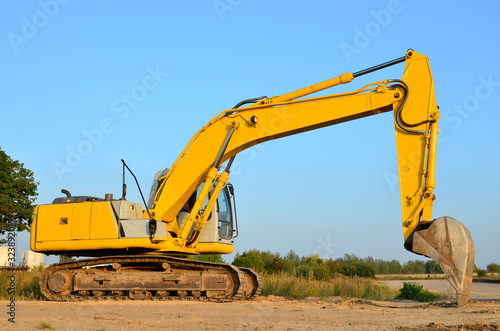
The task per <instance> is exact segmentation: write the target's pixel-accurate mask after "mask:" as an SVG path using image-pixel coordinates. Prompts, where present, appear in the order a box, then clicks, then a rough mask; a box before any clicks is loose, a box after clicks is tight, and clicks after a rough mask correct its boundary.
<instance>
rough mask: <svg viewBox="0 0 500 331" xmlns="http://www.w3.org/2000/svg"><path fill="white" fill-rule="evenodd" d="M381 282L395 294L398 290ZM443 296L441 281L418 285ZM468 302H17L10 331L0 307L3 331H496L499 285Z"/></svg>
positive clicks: (479, 290)
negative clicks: (43, 329)
mask: <svg viewBox="0 0 500 331" xmlns="http://www.w3.org/2000/svg"><path fill="white" fill-rule="evenodd" d="M397 282H398V281H387V282H386V283H387V284H388V285H389V286H392V287H395V288H401V286H402V285H401V284H402V282H399V283H397ZM418 282H419V283H421V284H422V285H424V287H425V288H427V289H431V290H434V291H438V292H439V291H447V290H446V288H447V281H445V280H437V281H434V280H424V281H418ZM472 299H473V302H472V303H471V304H470V305H469V306H467V307H462V308H457V307H456V306H455V305H454V304H453V303H452V302H451V300H450V301H441V302H437V303H430V304H428V303H425V304H423V303H415V302H381V301H367V300H347V299H344V300H342V299H341V298H330V299H328V300H317V299H306V300H286V299H283V298H278V297H267V298H264V297H259V298H257V299H256V300H253V301H250V302H232V303H212V302H194V301H165V302H152V301H145V302H142V301H127V302H123V301H117V302H115V301H103V302H75V303H61V302H47V301H18V302H16V308H15V309H16V310H15V314H16V315H15V321H16V323H15V324H13V323H10V322H9V321H8V320H7V319H8V318H9V316H8V314H7V312H8V307H7V304H9V302H8V301H0V306H1V307H3V313H2V314H1V315H0V316H2V317H1V320H0V329H2V330H5V329H7V330H11V329H12V330H36V329H39V328H40V326H41V325H42V323H43V322H45V323H48V324H50V325H51V326H52V327H53V328H54V329H55V330H142V329H152V330H180V329H182V330H345V329H349V330H391V329H399V330H500V284H484V283H474V284H473V287H472Z"/></svg>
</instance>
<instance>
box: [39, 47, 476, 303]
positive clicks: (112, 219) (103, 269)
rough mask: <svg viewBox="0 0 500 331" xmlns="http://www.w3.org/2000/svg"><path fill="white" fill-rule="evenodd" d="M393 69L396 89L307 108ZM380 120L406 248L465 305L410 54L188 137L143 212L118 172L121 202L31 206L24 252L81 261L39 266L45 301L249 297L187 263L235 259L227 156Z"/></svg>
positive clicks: (429, 120) (252, 288) (433, 117)
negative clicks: (391, 134) (395, 173)
mask: <svg viewBox="0 0 500 331" xmlns="http://www.w3.org/2000/svg"><path fill="white" fill-rule="evenodd" d="M402 62H404V63H405V70H404V74H403V77H402V78H401V79H386V80H383V81H378V82H376V83H372V84H368V85H366V86H364V87H361V88H360V89H358V90H355V91H352V92H348V93H340V94H332V95H324V96H316V97H307V98H305V97H306V96H308V95H310V94H312V93H315V92H318V91H321V90H324V89H327V88H330V87H333V86H336V85H339V84H347V83H350V82H351V81H352V80H353V79H354V78H356V77H359V76H362V75H365V74H369V73H372V72H374V71H377V70H379V69H383V68H386V67H388V66H392V65H395V64H398V63H402ZM389 111H393V114H394V123H395V125H394V127H395V133H396V148H397V156H398V170H399V182H400V191H401V208H402V220H403V236H404V240H405V242H404V247H405V248H406V249H407V250H409V251H411V252H414V253H416V254H420V255H425V256H427V257H430V258H432V259H433V260H435V261H437V262H438V263H439V264H440V266H441V268H442V269H443V271H444V273H445V274H446V275H447V277H448V279H449V281H450V282H451V284H452V286H453V287H454V289H455V290H456V293H457V303H458V305H459V306H461V305H464V304H466V303H467V302H468V301H469V296H470V288H471V283H472V271H473V266H474V244H473V241H472V238H471V235H470V233H469V231H468V230H467V228H466V227H465V226H464V225H463V224H462V223H459V222H458V221H456V220H455V219H453V218H451V217H440V218H437V219H434V220H433V219H432V216H431V214H432V206H433V203H434V200H435V199H436V197H435V195H434V193H433V190H434V188H435V186H436V183H435V163H436V147H437V135H438V122H439V111H438V107H437V105H436V100H435V95H434V82H433V78H432V74H431V69H430V65H429V60H428V58H427V57H426V56H424V55H422V54H419V53H417V52H415V51H413V50H409V51H407V52H406V54H405V56H403V57H401V58H398V59H395V60H392V61H389V62H386V63H383V64H380V65H377V66H374V67H372V68H368V69H365V70H362V71H358V72H355V73H345V74H342V75H340V76H339V77H336V78H332V79H329V80H327V81H324V82H321V83H318V84H315V85H311V86H308V87H305V88H303V89H300V90H297V91H294V92H291V93H287V94H283V95H278V96H274V97H272V98H268V97H260V98H254V99H248V100H244V101H242V102H240V103H238V104H237V105H236V106H235V107H234V108H232V109H229V110H225V111H223V112H222V113H220V114H219V115H217V116H216V117H215V118H214V119H212V120H211V121H210V122H208V123H207V124H206V125H205V126H203V127H202V128H201V129H200V130H199V131H198V132H197V133H196V134H195V135H194V136H193V137H192V138H191V140H190V141H189V143H188V144H187V146H186V147H185V149H184V150H183V151H182V153H181V154H180V155H179V157H178V158H177V160H176V161H175V162H174V164H173V165H172V166H171V167H170V168H168V169H165V170H163V171H160V172H159V173H158V174H157V175H156V177H155V179H154V181H153V185H152V188H151V194H150V198H149V202H148V203H146V201H145V199H144V197H143V199H142V200H143V203H144V206H145V209H143V205H142V204H140V203H134V202H131V201H127V200H126V199H125V195H126V184H125V171H126V170H130V169H128V166H127V165H126V164H125V162H123V172H124V173H123V177H124V184H123V192H122V197H121V198H119V199H114V198H113V196H112V194H106V196H105V197H104V198H99V197H92V196H72V195H71V193H69V192H68V191H67V190H62V192H63V193H64V194H65V196H64V197H60V198H56V199H55V200H54V201H53V203H52V204H45V205H39V206H37V208H36V209H35V212H34V217H33V223H32V226H31V243H30V245H31V250H33V251H35V252H41V253H45V254H58V255H67V256H79V257H88V258H85V259H80V260H76V261H70V262H65V263H56V264H53V265H51V266H49V267H48V268H47V269H46V270H45V271H44V272H43V274H42V276H41V279H40V285H41V289H42V292H43V294H44V295H45V296H46V297H47V299H49V300H59V301H79V300H99V299H116V300H122V299H123V300H125V299H139V300H140V299H150V300H171V299H190V300H193V299H197V300H216V301H225V300H239V299H243V300H245V299H250V298H252V297H255V296H257V295H259V293H260V290H261V287H262V282H261V279H260V277H259V275H258V274H257V273H256V272H255V271H253V270H252V269H247V268H237V267H235V266H232V265H229V264H223V263H212V262H202V261H197V260H192V259H188V258H186V257H188V255H197V254H229V253H231V252H233V247H234V246H233V245H234V238H235V237H236V236H237V222H236V219H235V218H236V211H235V205H234V203H233V201H234V189H233V186H232V185H231V184H229V183H228V179H229V173H230V170H231V165H232V164H233V161H234V158H235V156H236V155H237V154H238V153H240V152H241V151H243V150H245V149H247V148H249V147H251V146H254V145H256V144H259V143H262V142H265V141H268V140H273V139H278V138H282V137H286V136H289V135H293V134H298V133H302V132H306V131H309V130H315V129H319V128H322V127H326V126H330V125H336V124H339V123H342V122H347V121H352V120H356V119H360V118H363V117H367V116H371V115H376V114H380V113H385V112H389ZM353 138H354V137H353ZM122 161H123V160H122ZM130 172H131V171H130ZM132 175H133V173H132ZM134 178H135V176H134ZM136 182H137V180H136ZM139 190H140V188H139ZM141 195H142V193H141ZM383 239H384V240H385V238H380V240H383Z"/></svg>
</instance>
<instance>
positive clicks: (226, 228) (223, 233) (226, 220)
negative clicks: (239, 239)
mask: <svg viewBox="0 0 500 331" xmlns="http://www.w3.org/2000/svg"><path fill="white" fill-rule="evenodd" d="M217 215H218V216H219V217H218V218H219V220H218V229H219V237H220V238H221V239H231V238H232V237H233V217H232V216H233V213H232V210H231V203H230V200H229V194H228V192H227V188H224V189H223V190H222V191H221V192H220V194H219V197H218V198H217Z"/></svg>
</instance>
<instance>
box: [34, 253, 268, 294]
mask: <svg viewBox="0 0 500 331" xmlns="http://www.w3.org/2000/svg"><path fill="white" fill-rule="evenodd" d="M40 286H41V291H42V293H43V294H44V295H45V297H46V298H47V299H48V300H52V301H86V300H200V301H203V300H206V301H232V300H248V299H251V298H253V297H255V296H258V295H259V293H260V291H261V289H262V282H261V279H260V276H259V275H258V274H257V273H256V272H255V271H253V270H251V269H248V268H242V269H239V268H237V267H235V266H232V265H228V264H223V263H212V262H202V261H194V260H188V259H183V258H176V257H168V256H161V255H160V256H157V255H150V256H147V255H136V256H108V257H102V258H92V259H85V260H78V261H73V262H66V263H56V264H53V265H51V266H49V267H48V268H47V269H46V270H45V271H44V272H43V274H42V276H41V278H40Z"/></svg>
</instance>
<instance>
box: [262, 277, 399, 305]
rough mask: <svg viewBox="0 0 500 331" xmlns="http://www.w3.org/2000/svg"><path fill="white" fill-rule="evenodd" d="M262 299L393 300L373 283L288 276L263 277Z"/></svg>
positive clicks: (370, 281)
mask: <svg viewBox="0 0 500 331" xmlns="http://www.w3.org/2000/svg"><path fill="white" fill-rule="evenodd" d="M262 281H263V287H262V292H261V295H264V296H268V295H275V296H283V297H287V298H294V299H304V298H307V297H317V298H328V297H333V296H340V297H343V298H360V299H370V300H386V299H393V298H394V296H395V295H396V292H395V291H394V290H391V289H389V288H388V287H387V286H383V285H377V284H375V282H374V281H373V280H372V279H367V278H361V277H352V278H348V277H345V276H337V277H334V278H332V279H331V280H330V281H318V280H308V279H304V278H299V277H294V276H292V275H289V274H282V275H263V276H262Z"/></svg>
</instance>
